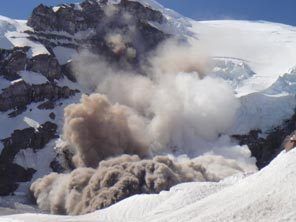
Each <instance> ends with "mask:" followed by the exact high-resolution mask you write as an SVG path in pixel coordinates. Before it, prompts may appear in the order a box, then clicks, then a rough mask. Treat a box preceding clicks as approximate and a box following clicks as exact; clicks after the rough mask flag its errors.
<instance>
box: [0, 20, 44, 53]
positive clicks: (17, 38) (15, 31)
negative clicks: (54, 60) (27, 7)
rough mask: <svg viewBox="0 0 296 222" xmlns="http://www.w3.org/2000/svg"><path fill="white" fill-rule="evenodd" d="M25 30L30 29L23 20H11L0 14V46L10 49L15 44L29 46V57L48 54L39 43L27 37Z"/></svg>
mask: <svg viewBox="0 0 296 222" xmlns="http://www.w3.org/2000/svg"><path fill="white" fill-rule="evenodd" d="M27 30H31V28H30V27H28V26H27V25H26V21H25V20H13V19H10V18H7V17H4V16H0V48H3V49H11V48H13V47H15V46H18V47H23V46H29V47H31V48H30V50H29V57H32V56H36V55H39V54H49V52H48V51H47V49H46V48H45V47H44V46H43V45H42V44H41V43H37V42H33V41H31V40H29V39H28V38H27V37H28V36H29V35H28V34H26V33H24V31H27Z"/></svg>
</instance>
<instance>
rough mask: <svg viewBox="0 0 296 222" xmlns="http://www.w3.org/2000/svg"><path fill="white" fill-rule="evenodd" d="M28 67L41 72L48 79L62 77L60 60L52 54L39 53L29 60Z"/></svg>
mask: <svg viewBox="0 0 296 222" xmlns="http://www.w3.org/2000/svg"><path fill="white" fill-rule="evenodd" d="M27 69H28V70H30V71H33V72H37V73H41V74H42V75H44V76H45V77H46V78H47V79H48V80H51V81H53V80H54V79H60V78H61V77H62V67H61V66H60V65H59V62H58V60H57V59H56V58H55V57H54V56H52V55H44V54H41V55H37V56H35V57H33V58H32V59H30V60H29V62H28V64H27Z"/></svg>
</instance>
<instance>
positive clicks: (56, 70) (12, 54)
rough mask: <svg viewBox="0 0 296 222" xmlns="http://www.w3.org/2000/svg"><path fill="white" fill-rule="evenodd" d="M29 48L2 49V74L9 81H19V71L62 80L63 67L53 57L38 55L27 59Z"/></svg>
mask: <svg viewBox="0 0 296 222" xmlns="http://www.w3.org/2000/svg"><path fill="white" fill-rule="evenodd" d="M28 50H29V47H22V48H19V47H15V48H13V49H11V50H5V49H0V73H1V74H2V75H4V77H5V78H6V79H7V80H10V81H13V80H16V79H19V78H20V76H19V75H18V72H19V71H23V70H28V71H33V72H37V73H41V74H42V75H43V76H45V77H46V78H47V79H48V80H50V81H53V80H54V79H60V78H61V77H62V67H61V66H60V65H59V63H58V61H57V59H56V58H55V57H54V56H52V55H44V54H43V55H37V56H34V57H33V58H31V59H30V58H27V52H28Z"/></svg>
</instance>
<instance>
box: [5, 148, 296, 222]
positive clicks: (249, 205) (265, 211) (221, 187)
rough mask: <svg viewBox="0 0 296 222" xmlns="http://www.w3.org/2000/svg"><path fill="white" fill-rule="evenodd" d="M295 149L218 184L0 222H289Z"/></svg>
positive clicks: (295, 178) (293, 201)
mask: <svg viewBox="0 0 296 222" xmlns="http://www.w3.org/2000/svg"><path fill="white" fill-rule="evenodd" d="M295 168H296V150H292V151H291V152H288V153H286V152H284V151H283V152H282V153H281V154H280V155H279V156H278V157H277V158H276V159H274V160H273V161H272V162H271V164H270V165H269V166H267V167H266V168H264V169H262V170H261V171H260V172H258V173H255V174H253V175H249V176H248V175H236V176H233V177H230V178H227V179H225V180H223V181H221V182H219V183H207V182H203V183H202V182H199V183H187V184H181V185H178V186H175V187H173V188H172V189H171V190H170V191H165V192H161V193H160V194H159V195H137V196H133V197H131V198H128V199H126V200H123V201H121V202H119V203H118V204H115V205H113V206H111V207H109V208H107V209H104V210H101V211H97V212H95V213H92V214H88V215H84V216H78V217H71V216H52V215H51V216H50V215H42V214H39V215H34V214H23V215H15V216H9V217H3V218H0V222H8V221H9V222H10V221H11V222H12V221H13V222H35V221H36V222H37V221H38V222H52V221H55V222H69V221H71V222H75V221H77V222H100V221H102V222H103V221H104V222H108V221H110V222H111V221H128V222H130V221H135V222H136V221H147V222H148V221H149V222H150V221H176V222H181V221H195V222H198V221H201V222H203V221H208V222H211V221H213V222H214V221H238V222H239V221H295V220H296V212H295V209H294V208H295V204H296V195H295V194H296V191H295V183H296V172H295Z"/></svg>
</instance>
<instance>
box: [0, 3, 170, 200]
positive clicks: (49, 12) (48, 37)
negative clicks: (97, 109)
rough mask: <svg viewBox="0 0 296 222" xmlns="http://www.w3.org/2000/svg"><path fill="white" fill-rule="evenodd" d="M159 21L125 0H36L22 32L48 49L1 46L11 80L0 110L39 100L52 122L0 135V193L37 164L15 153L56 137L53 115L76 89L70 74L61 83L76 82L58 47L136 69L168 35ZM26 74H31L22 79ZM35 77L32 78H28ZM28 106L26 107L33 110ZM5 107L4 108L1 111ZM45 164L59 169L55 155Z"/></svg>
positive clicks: (19, 110)
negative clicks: (27, 165) (22, 161)
mask: <svg viewBox="0 0 296 222" xmlns="http://www.w3.org/2000/svg"><path fill="white" fill-rule="evenodd" d="M163 22H166V18H165V17H164V16H163V15H162V13H161V12H159V11H157V10H154V9H152V8H149V7H146V6H144V5H142V4H141V3H139V2H137V1H127V0H122V1H119V2H118V4H109V3H108V1H106V0H100V1H98V0H85V1H83V2H82V3H80V4H64V5H61V6H59V7H47V6H44V5H39V6H38V7H36V8H35V9H34V10H33V12H32V15H31V17H30V18H29V19H28V22H27V24H28V26H30V27H31V28H32V29H30V30H27V31H25V33H26V34H27V35H26V36H27V37H24V38H28V39H29V40H31V41H33V42H35V43H36V44H37V45H41V46H42V47H44V48H45V49H46V50H43V51H42V53H45V52H46V51H48V53H46V54H42V53H41V54H40V53H39V50H35V51H34V49H33V48H30V47H33V46H28V47H14V48H12V49H0V75H1V76H2V77H3V78H5V79H6V80H9V81H11V84H10V85H9V84H8V85H7V86H6V87H4V88H2V89H1V90H0V113H1V114H3V115H7V118H10V119H13V118H15V117H18V116H20V115H23V113H25V112H27V107H28V106H29V105H30V104H32V103H37V102H42V103H41V104H38V106H37V107H36V108H33V109H37V110H38V111H36V110H35V111H36V112H38V113H40V112H48V110H51V111H50V114H48V113H47V115H46V116H47V118H48V117H49V119H50V120H51V121H52V122H53V123H50V122H45V123H42V122H40V125H41V126H40V128H38V131H36V130H35V129H34V128H27V129H23V130H18V129H16V130H15V131H14V132H13V133H12V134H11V135H10V136H9V137H8V138H5V139H4V138H3V137H2V143H3V145H4V148H3V149H2V150H1V149H0V190H1V191H0V196H1V195H8V194H10V193H12V192H14V191H15V190H16V189H17V187H18V184H19V183H20V182H27V181H30V180H31V178H32V176H33V175H34V173H35V171H36V170H38V169H24V168H23V167H22V166H19V165H18V164H16V163H15V162H14V159H15V156H16V155H17V154H18V152H19V151H20V150H24V149H27V148H31V149H33V150H38V149H43V148H44V147H45V146H46V145H47V144H48V143H49V142H50V141H51V140H52V139H55V137H56V135H55V134H56V131H57V128H59V127H61V125H59V124H58V121H59V120H57V119H56V115H59V116H61V113H59V112H62V106H61V104H62V103H64V101H67V100H68V99H69V98H71V97H72V96H74V95H75V94H77V93H78V92H79V91H78V90H77V89H75V88H74V89H73V88H71V87H73V84H68V85H67V83H65V82H67V81H68V80H67V81H65V82H63V83H62V84H59V81H63V80H64V78H68V79H69V80H70V81H72V82H76V78H75V76H74V74H73V72H72V69H71V67H72V62H71V61H68V62H66V63H63V62H61V61H60V60H59V57H58V54H57V52H56V50H55V49H56V47H57V46H60V47H66V48H67V49H71V50H73V49H74V50H73V51H76V52H79V51H80V50H84V49H86V50H89V51H91V52H92V53H95V54H97V55H100V56H102V57H104V59H106V60H107V61H108V62H111V63H113V64H114V65H116V66H118V67H119V68H121V69H130V68H132V69H138V67H139V66H138V64H139V63H140V61H141V62H143V61H144V58H146V56H145V55H146V54H147V53H149V52H150V51H151V50H153V49H154V48H155V47H156V46H157V45H158V44H159V43H160V42H162V41H164V40H165V39H167V38H169V37H170V35H168V34H166V33H164V32H163V31H161V30H159V29H157V28H156V27H155V26H154V25H153V23H163ZM23 71H27V72H23ZM139 71H140V70H139ZM24 74H25V75H29V77H28V78H27V79H24V78H23V75H24ZM38 75H42V76H44V77H46V79H47V80H48V81H46V80H45V81H44V78H43V77H42V78H41V77H40V76H39V77H38ZM33 79H35V82H30V81H31V80H32V81H33ZM78 88H79V87H78ZM66 103H67V102H66ZM31 109H32V108H31V107H30V112H28V113H32V112H31V111H32V110H31ZM57 110H59V111H57ZM7 111H8V114H6V113H4V112H7ZM33 113H34V112H33ZM49 119H47V120H44V121H48V120H49ZM0 136H1V135H0ZM0 140H1V137H0ZM0 145H1V144H0ZM0 148H1V147H0ZM48 167H51V168H52V169H53V170H54V171H58V172H61V171H62V170H63V166H61V165H60V164H59V162H58V160H52V162H51V164H50V166H48ZM11 175H15V176H11Z"/></svg>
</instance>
